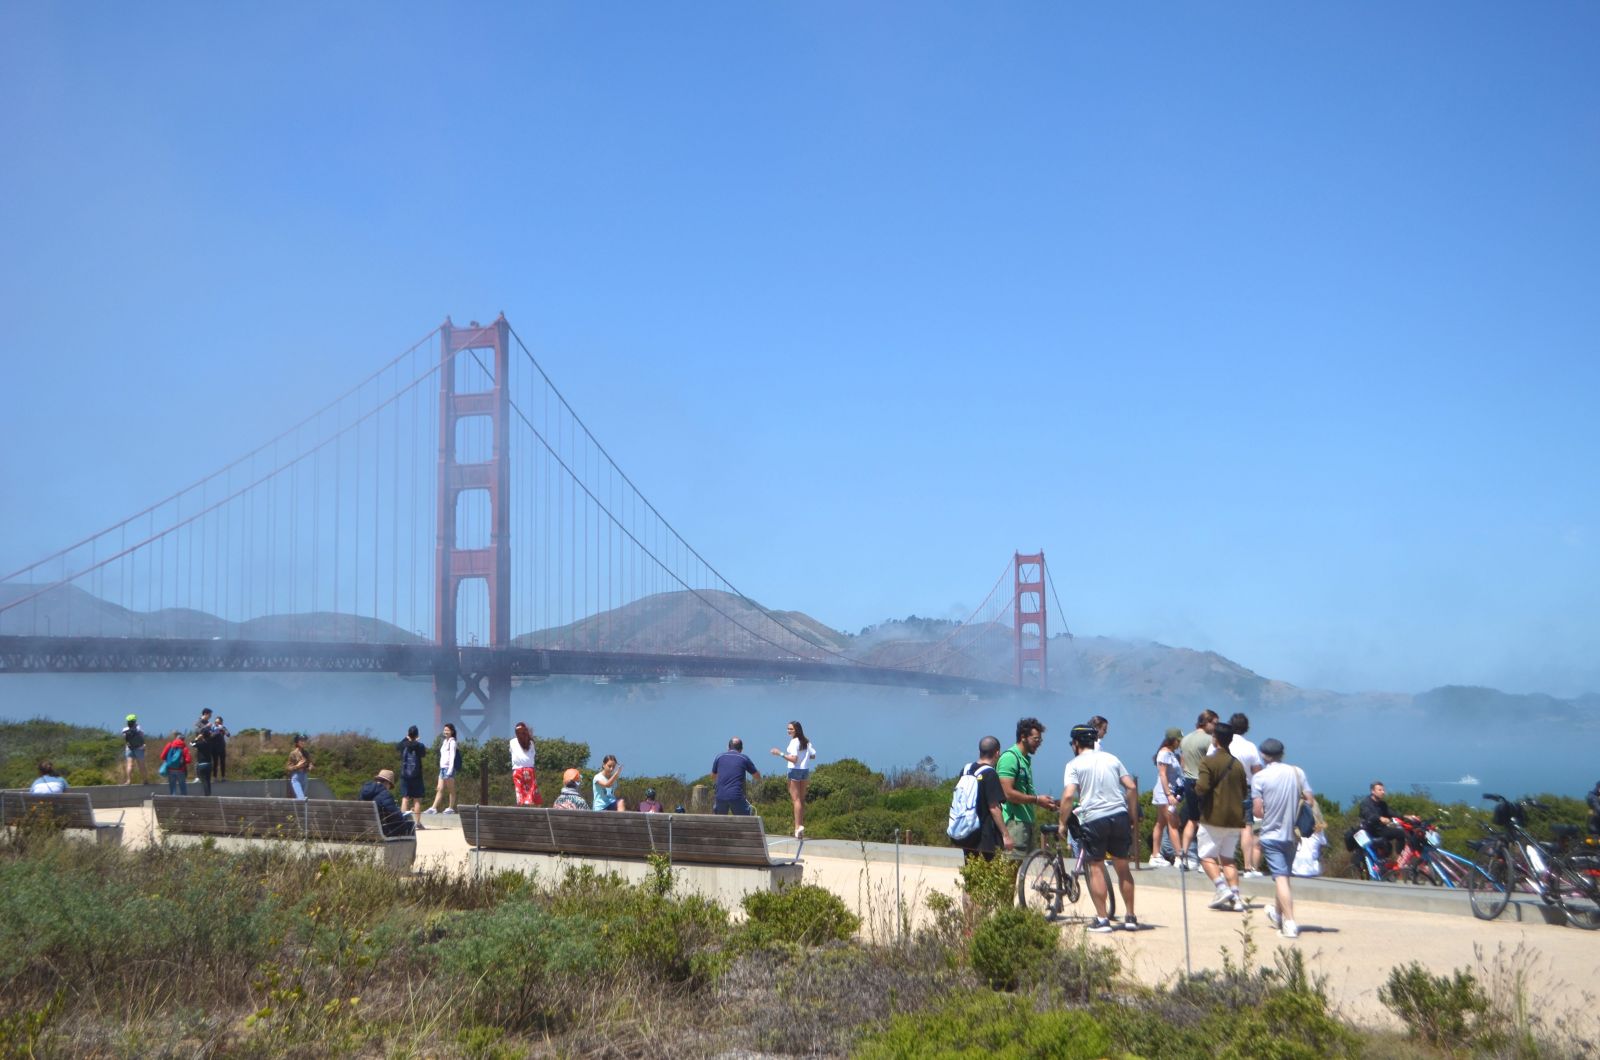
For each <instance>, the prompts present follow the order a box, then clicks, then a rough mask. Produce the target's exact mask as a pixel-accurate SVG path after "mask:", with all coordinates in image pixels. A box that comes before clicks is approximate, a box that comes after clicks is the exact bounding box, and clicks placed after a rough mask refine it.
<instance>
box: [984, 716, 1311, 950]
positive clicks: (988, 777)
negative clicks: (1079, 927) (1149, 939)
mask: <svg viewBox="0 0 1600 1060" xmlns="http://www.w3.org/2000/svg"><path fill="white" fill-rule="evenodd" d="M1249 727H1250V719H1249V718H1247V717H1246V716H1245V715H1243V714H1235V715H1234V716H1233V717H1232V718H1230V719H1229V720H1228V721H1227V722H1222V721H1220V720H1219V719H1218V716H1217V714H1216V713H1215V712H1214V711H1209V710H1208V711H1205V712H1204V713H1202V714H1201V715H1200V717H1199V719H1198V720H1197V721H1196V724H1195V731H1194V732H1192V733H1190V734H1189V735H1188V736H1184V735H1183V734H1182V733H1181V732H1179V731H1178V730H1176V729H1171V730H1168V732H1167V733H1166V736H1165V737H1164V739H1163V740H1162V742H1161V746H1160V747H1159V748H1158V749H1157V751H1156V754H1155V759H1154V761H1155V765H1156V773H1157V784H1156V789H1155V796H1154V798H1153V801H1154V803H1155V805H1156V806H1157V823H1156V831H1155V842H1154V843H1153V844H1152V845H1153V846H1154V847H1156V848H1157V849H1156V850H1155V852H1154V853H1153V854H1152V856H1151V864H1152V865H1153V866H1157V867H1159V866H1164V865H1173V864H1176V865H1177V866H1178V867H1179V868H1180V869H1182V870H1185V871H1187V870H1189V869H1192V868H1194V867H1196V864H1198V867H1199V868H1201V869H1202V870H1204V872H1205V874H1206V876H1207V878H1208V879H1210V880H1211V882H1212V885H1213V887H1214V889H1215V892H1216V896H1215V897H1214V898H1213V899H1212V901H1211V907H1212V908H1213V909H1219V910H1234V911H1243V910H1244V909H1245V908H1246V903H1245V901H1244V899H1243V898H1242V897H1241V896H1240V894H1239V880H1238V869H1237V868H1236V866H1235V864H1234V858H1235V854H1236V853H1238V852H1239V848H1240V845H1241V843H1243V844H1244V851H1243V856H1244V859H1245V865H1246V870H1247V874H1249V873H1253V874H1254V875H1257V876H1259V875H1261V873H1260V872H1259V871H1258V870H1256V869H1255V867H1254V866H1255V865H1256V864H1259V862H1258V861H1257V860H1254V859H1258V858H1260V857H1261V856H1263V855H1264V856H1265V858H1266V864H1267V871H1268V872H1269V873H1270V874H1271V875H1272V877H1273V880H1274V881H1275V886H1276V895H1275V899H1274V903H1273V905H1272V907H1271V908H1269V909H1268V911H1267V919H1268V921H1269V922H1270V923H1272V924H1273V926H1275V927H1277V928H1278V929H1279V931H1280V933H1281V934H1282V935H1283V936H1284V937H1285V938H1295V937H1297V936H1298V935H1299V928H1298V927H1297V925H1296V924H1295V920H1294V903H1293V896H1292V893H1291V889H1290V882H1289V881H1290V877H1291V876H1292V875H1293V874H1294V865H1295V860H1296V849H1297V842H1296V841H1297V838H1298V831H1299V829H1300V827H1301V824H1302V818H1301V807H1302V806H1305V807H1309V808H1310V810H1311V813H1312V815H1313V817H1317V818H1318V819H1319V827H1318V830H1317V831H1316V832H1314V833H1313V834H1314V835H1316V836H1317V837H1318V838H1320V818H1319V815H1318V814H1317V812H1316V810H1315V807H1316V800H1315V798H1314V797H1313V793H1312V790H1311V786H1310V784H1309V783H1308V782H1307V780H1306V776H1305V773H1304V771H1302V770H1301V769H1299V768H1298V767H1296V766H1291V765H1288V764H1287V763H1285V762H1284V761H1283V756H1284V746H1283V742H1282V741H1280V740H1276V739H1268V740H1265V741H1263V742H1262V743H1261V745H1260V747H1257V746H1256V745H1255V744H1254V743H1252V742H1251V741H1249V740H1248V739H1246V738H1245V737H1244V733H1245V732H1247V731H1249ZM1109 729H1110V723H1109V722H1108V721H1107V720H1106V719H1105V718H1103V717H1100V716H1098V715H1097V716H1095V717H1093V718H1090V719H1089V720H1088V721H1087V722H1085V723H1084V724H1082V725H1075V726H1073V728H1072V730H1071V732H1070V733H1069V735H1068V739H1069V740H1070V741H1071V743H1072V753H1073V756H1072V759H1071V760H1070V761H1069V762H1068V763H1067V766H1066V770H1065V771H1064V773H1063V776H1062V784H1061V795H1060V797H1059V798H1057V797H1054V796H1051V795H1048V794H1043V793H1041V792H1039V791H1038V789H1037V787H1036V786H1035V783H1034V777H1033V759H1034V756H1035V755H1037V754H1038V753H1039V747H1040V746H1041V745H1042V744H1043V742H1044V734H1045V726H1044V724H1043V723H1042V722H1040V721H1039V719H1038V718H1023V719H1021V720H1020V721H1018V722H1017V727H1016V742H1015V743H1014V744H1012V745H1011V746H1010V747H1007V748H1006V749H1005V750H1003V751H1002V750H1001V748H1000V741H999V739H998V738H997V737H994V736H985V737H983V738H982V739H981V740H979V741H978V758H977V761H975V762H973V763H971V764H969V765H967V766H966V767H965V768H964V769H963V770H962V775H963V776H973V777H975V778H977V781H978V783H977V785H976V817H977V827H976V828H975V829H974V830H973V831H972V832H971V833H970V834H969V835H966V836H963V837H961V838H958V839H957V840H956V843H957V845H958V846H960V847H961V848H962V849H963V850H965V851H966V856H967V857H968V858H969V859H970V858H986V859H987V858H993V857H995V855H996V854H997V853H1003V854H1004V855H1005V856H1007V857H1011V858H1016V859H1021V858H1023V857H1025V856H1027V854H1028V853H1029V852H1030V851H1031V850H1033V849H1034V848H1035V847H1036V846H1037V845H1038V838H1039V830H1038V825H1039V823H1040V822H1039V820H1038V814H1039V813H1040V812H1041V811H1042V812H1043V813H1046V814H1054V815H1055V817H1056V820H1057V822H1058V824H1059V827H1060V828H1061V829H1062V830H1063V831H1064V832H1067V833H1068V834H1069V835H1070V836H1071V837H1072V841H1073V843H1074V844H1076V845H1077V846H1079V847H1081V848H1082V849H1083V851H1084V853H1085V856H1086V858H1087V859H1088V860H1090V861H1101V860H1108V861H1110V863H1111V866H1112V869H1113V871H1114V872H1115V874H1116V877H1117V887H1118V890H1119V891H1120V892H1121V896H1122V908H1123V910H1124V914H1125V915H1124V916H1123V919H1122V927H1123V929H1124V930H1128V931H1137V930H1139V928H1140V924H1139V920H1138V916H1137V915H1136V913H1135V911H1134V909H1135V906H1134V900H1135V894H1134V882H1133V875H1132V873H1131V872H1129V865H1128V862H1129V856H1130V854H1131V853H1132V851H1133V818H1132V814H1131V812H1130V806H1131V804H1132V802H1133V800H1135V799H1137V798H1138V794H1139V792H1138V785H1137V783H1136V782H1135V780H1134V779H1133V777H1132V776H1131V775H1130V774H1129V773H1128V770H1127V768H1126V767H1125V766H1124V765H1123V763H1122V760H1121V759H1119V758H1118V757H1117V756H1116V755H1114V754H1112V753H1111V752H1109V751H1107V750H1105V748H1104V741H1105V738H1106V734H1107V732H1108V731H1109ZM1174 807H1176V809H1174ZM1163 842H1170V843H1172V844H1173V858H1172V859H1170V860H1169V859H1167V858H1166V857H1164V856H1163V855H1162V854H1161V853H1160V849H1159V848H1160V846H1161V845H1162V843H1163ZM1191 842H1193V843H1194V845H1195V848H1196V853H1197V857H1191V855H1190V854H1189V853H1188V851H1189V848H1190V844H1191ZM1315 849H1320V848H1315V847H1314V848H1313V850H1315ZM1087 879H1088V884H1089V895H1090V898H1091V900H1092V901H1093V903H1094V908H1095V919H1094V921H1093V922H1092V923H1091V924H1090V925H1089V929H1088V930H1090V931H1091V932H1095V933H1105V932H1109V931H1112V930H1114V929H1115V927H1114V925H1113V924H1112V922H1111V919H1110V917H1109V916H1108V912H1107V911H1108V908H1109V906H1108V903H1107V901H1106V899H1107V895H1106V880H1105V876H1104V874H1102V873H1098V872H1091V873H1088V874H1087Z"/></svg>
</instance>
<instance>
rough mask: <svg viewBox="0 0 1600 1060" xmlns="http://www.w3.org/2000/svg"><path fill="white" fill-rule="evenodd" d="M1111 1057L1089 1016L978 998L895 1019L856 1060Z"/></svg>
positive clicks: (1101, 1032)
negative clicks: (860, 1059) (861, 1059)
mask: <svg viewBox="0 0 1600 1060" xmlns="http://www.w3.org/2000/svg"><path fill="white" fill-rule="evenodd" d="M1147 1044H1148V1043H1147ZM1110 1051H1111V1037H1110V1035H1109V1034H1107V1033H1106V1029H1105V1028H1104V1027H1102V1026H1101V1025H1100V1024H1099V1023H1098V1022H1096V1021H1095V1018H1094V1017H1093V1016H1092V1015H1090V1014H1089V1013H1087V1012H1082V1011H1074V1010H1056V1011H1051V1012H1036V1011H1034V1009H1033V1006H1032V1005H1031V1004H1029V1003H1028V1002H1027V1001H1025V1000H1023V999H1022V998H1018V997H1007V996H1004V995H1000V994H990V993H974V994H968V995H966V996H964V997H960V998H958V999H956V1000H954V1001H953V1002H952V1003H950V1004H948V1005H946V1006H944V1007H942V1008H940V1009H939V1010H937V1011H924V1012H908V1013H902V1014H900V1015H897V1016H895V1017H894V1019H892V1020H890V1021H889V1026H888V1027H887V1028H886V1029H884V1030H882V1031H880V1032H877V1033H875V1034H869V1035H867V1036H866V1037H865V1038H864V1039H862V1041H861V1043H860V1046H859V1047H858V1049H857V1050H856V1052H855V1054H854V1055H855V1056H857V1057H859V1058H864V1060H901V1058H905V1060H921V1058H923V1057H928V1058H949V1060H966V1058H972V1060H976V1058H979V1057H983V1058H990V1057H998V1058H1001V1060H1031V1058H1040V1060H1094V1058H1097V1057H1104V1056H1106V1055H1108V1054H1109V1053H1110Z"/></svg>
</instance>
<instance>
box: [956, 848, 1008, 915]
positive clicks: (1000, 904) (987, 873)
mask: <svg viewBox="0 0 1600 1060" xmlns="http://www.w3.org/2000/svg"><path fill="white" fill-rule="evenodd" d="M961 889H962V890H963V891H964V892H966V895H967V900H968V901H969V902H971V903H972V905H973V908H974V909H975V910H976V912H977V914H978V917H979V918H980V919H981V918H983V917H988V916H991V915H993V914H994V913H996V912H998V911H999V910H1001V909H1009V908H1011V906H1012V905H1014V904H1015V903H1016V894H1017V862H1015V861H1012V860H1011V859H1010V858H1004V857H999V856H996V857H995V858H994V860H993V861H984V860H983V859H982V858H977V859H974V860H972V861H968V862H965V863H963V864H962V866H961Z"/></svg>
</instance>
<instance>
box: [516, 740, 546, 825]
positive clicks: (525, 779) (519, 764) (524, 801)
mask: <svg viewBox="0 0 1600 1060" xmlns="http://www.w3.org/2000/svg"><path fill="white" fill-rule="evenodd" d="M536 757H537V753H536V750H535V748H534V746H533V730H532V729H530V728H528V723H527V722H525V721H519V722H517V727H516V728H515V729H514V730H513V735H512V737H511V786H512V787H513V788H515V789H516V791H517V805H518V806H543V805H544V800H543V799H541V798H539V774H538V773H536V772H534V769H533V763H534V761H535V759H536Z"/></svg>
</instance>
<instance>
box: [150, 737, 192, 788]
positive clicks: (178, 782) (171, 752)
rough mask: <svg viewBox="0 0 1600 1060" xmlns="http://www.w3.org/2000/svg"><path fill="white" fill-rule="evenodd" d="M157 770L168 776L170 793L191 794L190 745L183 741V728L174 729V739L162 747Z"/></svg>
mask: <svg viewBox="0 0 1600 1060" xmlns="http://www.w3.org/2000/svg"><path fill="white" fill-rule="evenodd" d="M156 772H158V773H160V774H161V775H162V776H164V777H166V778H167V794H168V795H187V794H189V745H188V744H186V743H184V741H183V730H182V729H173V730H172V739H170V740H168V741H167V742H166V744H165V745H164V746H163V747H162V748H161V765H160V767H159V768H158V769H157V770H156Z"/></svg>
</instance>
